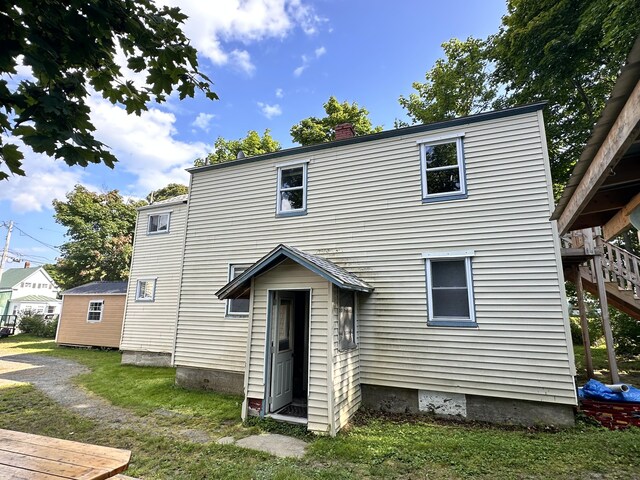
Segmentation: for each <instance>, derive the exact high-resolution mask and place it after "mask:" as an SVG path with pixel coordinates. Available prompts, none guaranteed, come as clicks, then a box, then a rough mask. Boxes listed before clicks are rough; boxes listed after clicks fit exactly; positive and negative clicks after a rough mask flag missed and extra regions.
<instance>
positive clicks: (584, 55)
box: [488, 0, 640, 185]
mask: <svg viewBox="0 0 640 480" xmlns="http://www.w3.org/2000/svg"><path fill="white" fill-rule="evenodd" d="M507 8H508V13H507V15H505V16H504V17H503V18H502V26H501V27H500V30H499V32H498V33H497V34H496V35H493V36H492V37H490V47H489V49H488V57H489V58H490V59H491V60H493V61H494V62H495V71H494V73H493V81H494V82H495V83H499V84H502V85H504V88H505V90H506V99H505V102H506V103H507V104H509V105H516V104H522V103H528V102H533V101H538V100H548V101H549V105H548V107H547V108H546V111H545V119H546V125H547V136H548V140H549V142H548V147H549V155H550V160H551V170H552V176H553V179H554V181H555V182H557V183H560V184H563V185H564V183H565V182H566V181H567V179H568V178H569V173H570V172H571V169H572V168H573V165H574V163H575V162H576V161H577V159H578V157H579V156H580V153H581V151H582V148H583V146H584V144H585V142H586V140H587V138H588V136H589V134H590V131H591V128H592V127H593V124H594V122H595V121H596V120H597V118H598V116H599V115H600V112H601V110H602V108H603V106H604V103H605V101H606V99H607V98H608V95H609V94H610V92H611V89H612V87H613V84H614V82H615V80H616V77H617V74H618V71H619V70H620V67H622V65H623V64H624V62H625V59H626V57H627V55H628V53H629V50H630V49H631V46H632V45H633V42H634V41H635V39H636V36H637V35H638V33H639V32H640V3H638V1H637V0H620V1H617V2H611V1H610V0H586V1H582V0H539V1H536V2H531V1H527V0H509V1H508V3H507Z"/></svg>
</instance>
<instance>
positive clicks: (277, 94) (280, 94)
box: [276, 88, 284, 98]
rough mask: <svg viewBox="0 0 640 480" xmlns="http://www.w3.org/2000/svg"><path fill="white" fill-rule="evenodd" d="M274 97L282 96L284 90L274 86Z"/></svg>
mask: <svg viewBox="0 0 640 480" xmlns="http://www.w3.org/2000/svg"><path fill="white" fill-rule="evenodd" d="M276 97H277V98H282V97H284V91H283V90H282V89H281V88H276Z"/></svg>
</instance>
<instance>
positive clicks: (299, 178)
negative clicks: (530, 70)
mask: <svg viewBox="0 0 640 480" xmlns="http://www.w3.org/2000/svg"><path fill="white" fill-rule="evenodd" d="M306 211H307V164H306V163H302V164H298V165H291V166H287V167H279V168H278V197H277V213H278V215H282V216H287V215H300V214H304V213H306Z"/></svg>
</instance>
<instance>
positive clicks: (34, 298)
mask: <svg viewBox="0 0 640 480" xmlns="http://www.w3.org/2000/svg"><path fill="white" fill-rule="evenodd" d="M59 301H60V300H58V299H57V298H54V297H47V296H46V295H25V296H24V297H20V298H16V299H13V300H11V302H12V303H24V302H33V303H48V302H59Z"/></svg>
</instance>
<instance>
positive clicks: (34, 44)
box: [0, 0, 217, 180]
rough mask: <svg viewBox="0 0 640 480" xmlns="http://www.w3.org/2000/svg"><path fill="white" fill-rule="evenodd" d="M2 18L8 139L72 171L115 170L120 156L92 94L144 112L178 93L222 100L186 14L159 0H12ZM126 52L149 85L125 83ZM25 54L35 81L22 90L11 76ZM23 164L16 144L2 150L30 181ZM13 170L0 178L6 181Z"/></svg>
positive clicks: (1, 91) (2, 127) (1, 99)
mask: <svg viewBox="0 0 640 480" xmlns="http://www.w3.org/2000/svg"><path fill="white" fill-rule="evenodd" d="M0 12H2V14H1V15H0V32H1V33H0V45H1V46H2V48H0V75H3V76H4V78H3V79H2V80H0V134H2V135H1V136H0V142H3V140H2V137H7V136H12V137H14V138H18V139H20V140H21V141H22V142H23V143H24V144H26V145H27V146H28V147H30V148H31V149H32V150H33V151H35V152H37V153H45V154H47V155H50V156H53V157H55V158H61V159H63V160H64V161H65V162H66V163H67V164H68V165H81V166H87V165H88V164H90V163H104V164H105V165H107V166H108V167H111V168H113V166H114V162H116V158H115V157H114V155H113V154H112V153H111V152H109V150H108V147H107V146H106V145H105V144H103V143H102V142H100V141H98V140H97V139H96V138H95V137H94V136H93V131H94V130H95V127H94V126H93V124H92V123H91V120H90V116H89V113H90V110H89V107H88V105H87V103H86V99H87V96H88V95H89V90H90V89H93V90H95V91H96V92H98V93H99V94H101V95H102V96H103V97H104V98H105V99H108V100H109V101H110V102H112V103H114V104H120V105H122V106H123V107H124V108H125V109H126V111H127V113H135V114H137V115H139V114H140V113H141V112H142V111H143V110H146V109H147V104H148V103H149V102H150V101H151V100H154V101H156V102H163V101H165V100H166V98H167V96H168V95H170V94H171V93H172V92H173V91H174V90H177V91H178V93H179V97H180V99H183V98H185V97H193V96H194V94H195V90H196V89H198V90H201V91H203V92H204V93H205V95H206V96H207V97H208V98H210V99H216V98H217V95H216V94H215V93H214V92H213V91H211V90H210V79H209V78H208V77H207V76H206V75H204V74H203V73H202V72H201V71H200V70H199V69H198V59H197V51H196V50H195V49H194V48H193V47H192V46H191V45H190V43H189V40H188V39H187V38H186V37H185V35H184V33H183V32H182V30H181V24H182V23H183V22H184V20H185V19H186V16H185V15H183V14H182V13H181V12H180V10H179V9H178V8H170V7H166V6H158V5H157V4H156V3H155V2H153V1H151V0H137V1H135V2H130V1H127V0H103V1H97V0H89V1H80V0H67V1H60V0H45V1H35V0H16V1H14V2H8V1H6V0H5V1H3V2H2V6H1V7H0ZM119 53H120V54H123V55H124V57H125V58H126V61H127V67H128V68H129V69H131V70H133V71H134V72H146V73H147V77H146V85H144V86H137V85H135V84H134V83H133V82H131V81H128V80H124V78H123V76H122V72H121V68H120V67H119V66H118V64H117V63H116V56H117V55H118V54H119ZM21 57H22V58H23V63H24V64H25V65H28V66H29V67H31V69H32V71H33V76H34V78H32V79H26V80H22V81H20V82H19V84H18V85H16V86H14V85H13V84H12V83H10V82H8V81H7V80H6V75H7V74H8V75H15V74H16V73H17V70H16V67H17V66H19V65H18V62H19V59H20V58H21ZM22 158H23V154H22V152H21V151H20V149H19V147H18V146H16V145H15V144H11V143H6V144H4V145H2V143H0V165H2V164H3V163H4V165H5V167H6V169H7V170H8V172H9V173H12V174H15V175H24V174H25V172H24V171H23V170H22V167H21V165H22V162H21V160H22ZM9 173H7V172H5V171H0V180H2V179H6V178H8V175H9Z"/></svg>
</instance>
